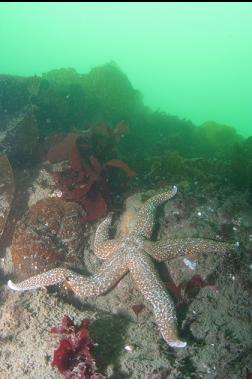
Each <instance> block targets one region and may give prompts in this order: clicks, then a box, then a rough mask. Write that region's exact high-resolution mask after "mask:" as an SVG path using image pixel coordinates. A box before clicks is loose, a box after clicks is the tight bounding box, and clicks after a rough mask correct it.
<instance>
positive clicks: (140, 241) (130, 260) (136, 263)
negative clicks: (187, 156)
mask: <svg viewBox="0 0 252 379" xmlns="http://www.w3.org/2000/svg"><path fill="white" fill-rule="evenodd" d="M176 192H177V188H176V187H173V188H172V189H171V190H169V191H167V192H164V193H161V194H159V195H156V196H154V197H152V198H150V199H149V200H148V201H146V203H145V204H144V205H143V207H142V208H141V209H140V211H139V214H138V218H137V220H136V224H135V226H133V228H132V230H131V231H129V233H128V235H126V236H123V238H118V239H114V240H110V239H109V228H110V224H111V215H109V216H108V217H107V218H106V219H105V220H104V221H103V222H102V223H101V224H100V226H99V227H98V229H97V231H96V236H95V243H94V252H95V254H96V255H97V256H99V257H100V258H102V259H104V260H105V261H104V263H103V264H102V266H101V268H100V269H99V270H98V272H96V273H95V274H94V275H92V276H86V277H85V276H82V275H80V274H76V273H75V272H73V271H71V270H68V269H65V268H57V269H53V270H50V271H48V272H45V273H42V274H40V275H37V276H33V277H31V278H29V279H27V280H24V281H23V282H21V283H18V284H14V283H12V282H11V281H9V282H8V286H9V287H10V288H11V289H14V290H18V291H25V290H30V289H34V288H39V287H43V286H49V285H52V284H57V283H60V282H65V283H66V285H67V286H69V287H70V288H71V289H72V290H73V291H74V292H75V294H76V295H78V296H80V297H81V298H85V297H88V296H98V295H100V294H102V293H104V292H107V291H108V290H109V289H110V288H111V287H113V286H114V285H115V284H116V283H117V282H118V281H119V280H120V279H121V278H122V277H123V276H124V275H125V274H126V273H127V272H130V273H131V275H132V277H133V279H134V282H135V284H136V286H137V287H138V289H139V290H140V291H141V292H142V294H143V296H144V297H145V299H146V300H147V301H148V302H149V303H150V304H151V306H152V309H153V312H154V315H155V318H156V322H157V324H158V326H159V329H160V331H161V334H162V336H163V338H164V339H165V341H166V342H167V343H168V344H169V345H170V346H172V347H184V346H186V342H183V341H181V340H180V339H179V337H178V333H177V320H176V315H175V308H174V304H173V302H172V299H171V297H170V295H169V294H168V292H167V291H166V289H165V287H164V284H163V283H162V281H161V280H160V279H159V276H158V274H157V271H156V269H155V266H154V262H153V258H154V259H156V260H158V261H163V260H167V259H172V258H175V257H177V256H181V255H187V254H190V252H193V253H200V252H218V251H220V252H226V251H228V250H229V249H230V246H231V245H230V244H228V243H224V242H217V241H212V240H207V239H200V238H199V239H197V238H194V239H190V238H185V239H177V240H176V239H171V240H166V241H157V242H153V241H148V240H147V238H150V236H151V232H152V228H153V226H154V214H155V210H156V208H157V207H158V206H159V205H160V204H162V203H163V202H165V201H167V200H169V199H170V198H172V197H173V196H174V195H175V194H176Z"/></svg>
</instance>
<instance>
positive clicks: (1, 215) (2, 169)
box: [0, 155, 15, 237]
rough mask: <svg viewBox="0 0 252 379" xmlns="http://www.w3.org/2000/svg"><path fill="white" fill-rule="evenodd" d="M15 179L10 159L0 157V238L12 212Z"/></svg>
mask: <svg viewBox="0 0 252 379" xmlns="http://www.w3.org/2000/svg"><path fill="white" fill-rule="evenodd" d="M14 187H15V186H14V178H13V172H12V168H11V165H10V162H9V160H8V158H7V157H6V156H5V155H0V237H1V236H2V234H3V231H4V227H5V223H6V220H7V217H8V214H9V212H10V208H11V203H12V200H13V195H14Z"/></svg>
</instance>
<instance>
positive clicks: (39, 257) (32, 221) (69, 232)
mask: <svg viewBox="0 0 252 379" xmlns="http://www.w3.org/2000/svg"><path fill="white" fill-rule="evenodd" d="M82 214H83V211H82V209H81V207H80V206H79V205H78V204H76V203H72V202H65V201H64V200H62V199H59V198H46V199H43V200H40V201H38V202H37V203H36V204H35V205H33V206H32V207H31V209H30V210H29V211H28V212H27V213H26V214H25V215H24V216H23V218H22V219H21V220H20V221H19V222H18V223H17V225H16V227H15V231H14V236H13V241H12V246H11V254H12V260H13V266H14V271H15V273H16V275H17V278H19V279H25V278H28V277H30V276H33V275H36V274H39V273H41V272H44V271H47V270H50V269H52V268H55V267H58V266H59V265H62V264H70V265H71V264H72V265H74V264H76V263H77V261H78V258H79V256H80V253H81V250H82V248H83V237H82V235H83V233H82V225H81V223H80V219H81V217H82V216H83V215H82Z"/></svg>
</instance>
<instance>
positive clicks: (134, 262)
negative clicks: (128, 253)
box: [128, 251, 186, 347]
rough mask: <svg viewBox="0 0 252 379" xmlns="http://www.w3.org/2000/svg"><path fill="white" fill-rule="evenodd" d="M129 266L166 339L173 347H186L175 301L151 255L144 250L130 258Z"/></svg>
mask: <svg viewBox="0 0 252 379" xmlns="http://www.w3.org/2000/svg"><path fill="white" fill-rule="evenodd" d="M128 267H129V270H130V273H131V274H132V276H133V279H134V281H135V283H136V285H137V287H138V289H139V290H140V291H141V292H142V294H143V296H144V297H145V299H146V300H147V301H148V302H149V303H150V304H151V306H152V308H153V312H154V315H155V319H156V322H157V325H158V327H159V329H160V332H161V334H162V336H163V338H164V339H165V341H166V342H167V343H168V344H169V345H170V346H172V347H184V346H186V342H183V341H181V340H180V339H179V337H178V333H177V319H176V314H175V310H174V308H175V307H174V303H173V301H172V299H171V298H170V296H169V294H168V292H167V291H166V289H165V287H164V284H163V283H162V281H161V280H160V279H159V277H158V274H157V272H156V269H155V267H154V264H153V261H152V259H151V257H149V256H148V255H147V254H146V253H144V252H143V251H142V252H140V253H136V254H134V256H132V257H130V258H129V262H128Z"/></svg>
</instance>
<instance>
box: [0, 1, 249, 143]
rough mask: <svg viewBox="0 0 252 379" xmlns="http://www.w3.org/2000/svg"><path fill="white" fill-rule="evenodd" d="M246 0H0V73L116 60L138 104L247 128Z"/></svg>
mask: <svg viewBox="0 0 252 379" xmlns="http://www.w3.org/2000/svg"><path fill="white" fill-rule="evenodd" d="M251 20H252V4H250V3H247V4H246V3H241V4H238V3H219V4H211V3H202V4H196V3H189V4H176V3H170V4H162V3H155V4H154V3H143V4H142V3H134V4H130V3H128V4H120V3H118V4H113V3H105V4H102V3H96V4H92V3H85V4H78V3H61V4H56V3H50V4H36V3H22V4H18V3H13V4H11V5H9V4H7V3H2V4H1V5H0V46H1V60H0V73H2V74H13V75H34V74H36V75H40V74H41V73H43V72H47V71H49V70H52V69H56V68H61V67H73V68H75V69H76V70H77V71H78V72H80V73H87V72H88V71H89V70H90V69H91V68H92V67H95V66H97V65H102V64H105V63H107V62H110V61H115V62H116V63H117V64H118V66H119V67H120V68H121V69H122V71H123V72H124V73H125V74H126V75H127V76H128V78H129V80H130V81H131V83H132V85H133V86H134V87H135V88H137V89H139V90H140V91H141V93H142V94H143V100H144V103H145V104H146V105H148V106H151V107H152V108H153V109H160V110H164V111H166V112H169V113H171V114H174V115H177V116H179V117H182V118H187V119H190V120H192V121H193V122H194V123H195V124H197V125H200V124H202V123H203V122H205V121H209V120H214V121H216V122H218V123H221V124H226V125H230V126H233V127H235V128H236V130H237V131H238V132H239V133H241V134H242V135H244V136H249V135H251V133H252V112H251V97H252V92H251V91H252V90H251V88H252V75H251V67H252V22H251Z"/></svg>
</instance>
